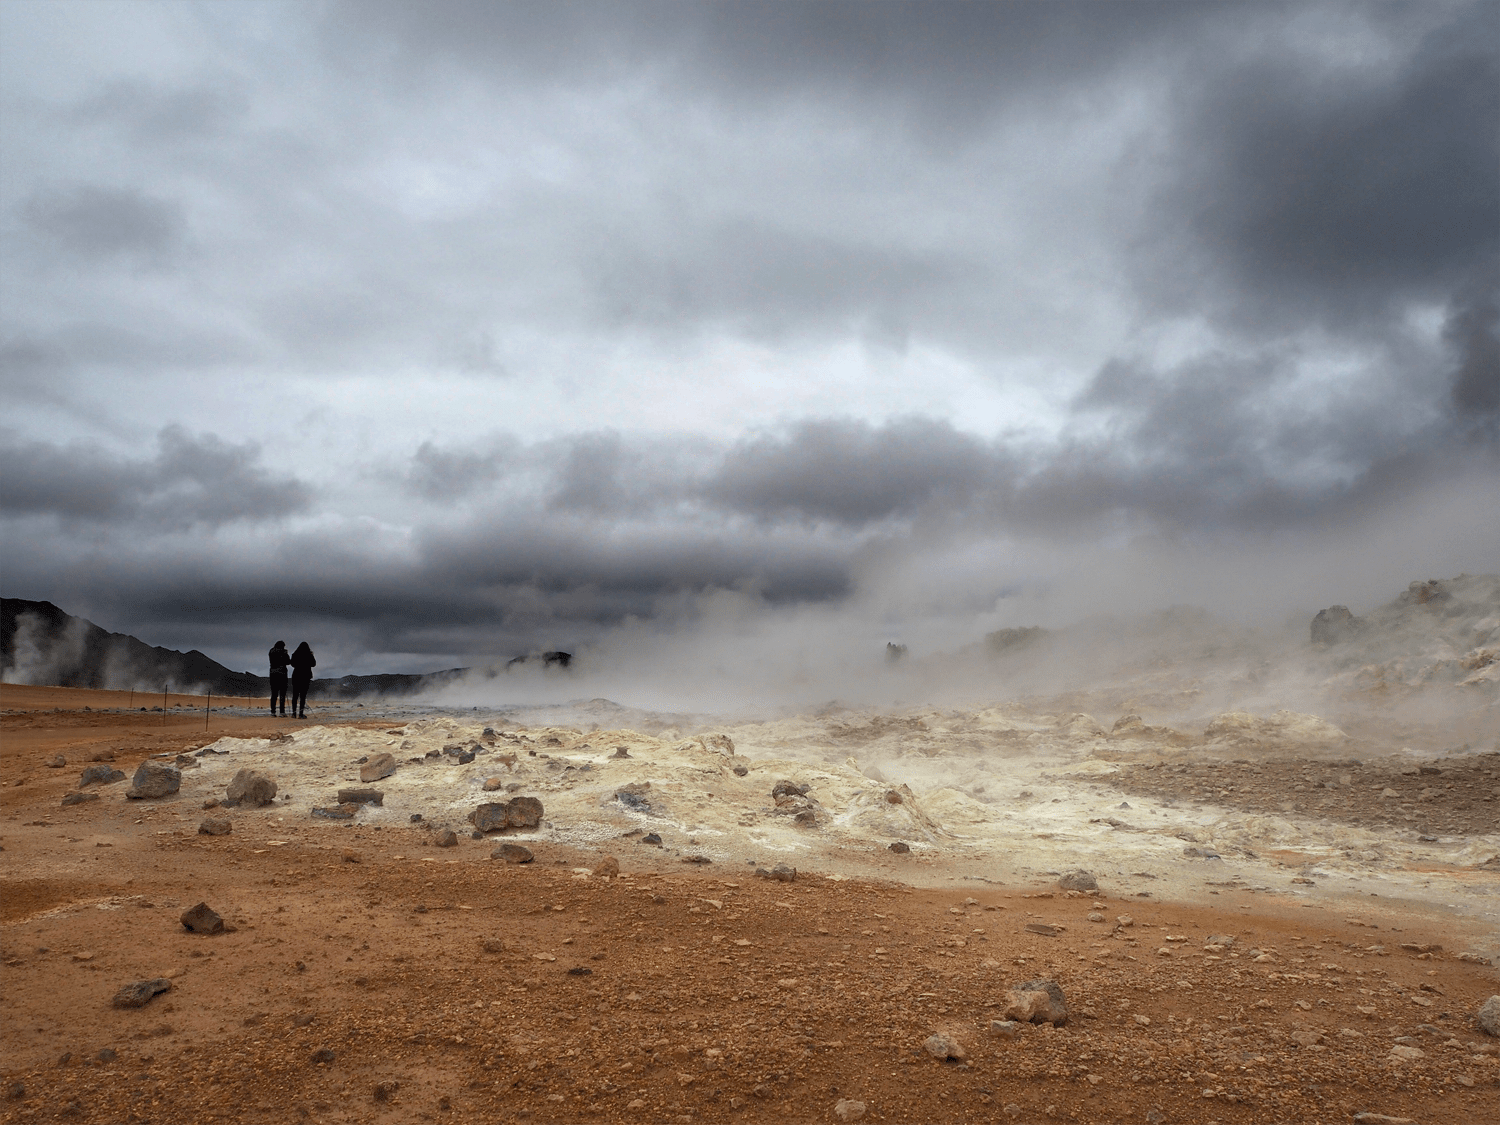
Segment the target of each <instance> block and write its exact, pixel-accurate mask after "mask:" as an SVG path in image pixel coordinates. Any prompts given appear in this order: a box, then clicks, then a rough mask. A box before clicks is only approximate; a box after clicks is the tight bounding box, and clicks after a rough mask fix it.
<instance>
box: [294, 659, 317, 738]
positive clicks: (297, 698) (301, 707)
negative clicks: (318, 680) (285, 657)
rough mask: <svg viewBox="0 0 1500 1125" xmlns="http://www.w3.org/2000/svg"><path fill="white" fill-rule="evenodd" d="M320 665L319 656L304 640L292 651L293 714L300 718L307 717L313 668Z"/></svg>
mask: <svg viewBox="0 0 1500 1125" xmlns="http://www.w3.org/2000/svg"><path fill="white" fill-rule="evenodd" d="M317 666H318V658H317V657H316V656H314V655H313V650H312V649H311V648H309V647H308V645H307V642H306V641H303V642H302V643H301V644H300V645H298V646H297V651H296V652H294V653H292V714H293V715H295V716H296V717H297V718H299V719H305V718H307V689H308V687H310V686H311V685H312V670H313V669H314V668H316V667H317Z"/></svg>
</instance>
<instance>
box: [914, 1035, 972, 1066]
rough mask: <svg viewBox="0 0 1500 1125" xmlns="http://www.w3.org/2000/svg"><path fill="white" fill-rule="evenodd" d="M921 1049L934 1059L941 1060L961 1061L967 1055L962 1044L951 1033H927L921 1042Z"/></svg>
mask: <svg viewBox="0 0 1500 1125" xmlns="http://www.w3.org/2000/svg"><path fill="white" fill-rule="evenodd" d="M922 1049H923V1050H924V1051H926V1052H927V1053H928V1054H929V1055H931V1056H932V1057H933V1058H935V1059H940V1060H941V1061H943V1062H963V1061H964V1059H966V1058H968V1057H969V1052H968V1051H965V1050H964V1047H963V1044H962V1043H960V1042H959V1041H958V1040H957V1039H955V1038H953V1036H951V1035H944V1034H942V1033H941V1032H937V1033H935V1034H932V1035H929V1036H928V1037H927V1038H926V1039H925V1040H923V1042H922Z"/></svg>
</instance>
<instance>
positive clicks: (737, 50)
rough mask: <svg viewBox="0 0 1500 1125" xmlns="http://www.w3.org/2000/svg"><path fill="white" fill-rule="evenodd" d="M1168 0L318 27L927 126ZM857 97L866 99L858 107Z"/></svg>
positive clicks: (553, 77) (377, 13) (1099, 63)
mask: <svg viewBox="0 0 1500 1125" xmlns="http://www.w3.org/2000/svg"><path fill="white" fill-rule="evenodd" d="M1200 7H1208V6H1207V5H1202V6H1199V5H1193V6H1186V5H1180V4H1172V3H1134V4H1128V5H1126V4H1095V3H1049V4H931V3H925V2H906V3H881V4H867V3H849V2H842V3H818V4H798V3H793V4H787V3H779V2H764V0H756V2H745V3H702V4H691V5H684V4H677V3H654V2H648V3H632V4H610V5H597V4H588V3H576V2H566V3H544V2H541V3H509V4H489V3H484V2H483V0H442V2H439V3H433V4H427V5H423V6H422V7H421V8H420V9H419V8H414V7H412V6H411V5H409V4H405V3H402V2H401V0H376V2H374V3H350V4H346V5H341V6H340V7H339V8H336V9H334V11H335V15H334V17H333V19H332V21H331V24H330V28H329V33H328V43H329V46H330V48H331V49H333V50H335V51H338V50H343V49H345V48H346V47H347V45H348V44H349V42H350V41H351V40H354V41H361V40H376V41H377V42H379V43H381V44H382V45H384V46H386V47H387V49H388V50H391V51H392V52H393V53H394V55H395V57H396V58H398V59H400V60H402V61H413V62H417V63H419V64H423V65H427V64H432V65H446V64H448V63H449V62H451V61H453V60H459V61H462V62H465V63H467V64H469V65H471V66H474V67H477V68H479V69H480V70H481V71H482V72H484V73H486V74H487V75H488V76H490V77H491V78H492V79H493V80H495V81H497V82H501V83H506V84H509V83H512V82H517V81H525V82H544V83H551V82H558V83H567V84H579V85H585V86H594V85H600V84H607V83H615V82H618V81H620V80H621V79H622V78H628V77H630V76H632V75H637V74H642V73H644V74H647V75H651V76H654V77H657V78H660V79H663V80H666V81H670V82H674V83H681V84H683V85H685V86H690V87H692V88H694V89H696V90H698V91H699V92H700V93H701V94H702V95H703V96H707V97H719V98H729V99H733V98H738V97H741V96H746V97H752V98H757V97H771V98H778V99H779V98H782V97H804V98H805V97H814V98H817V97H824V98H827V97H832V98H834V99H836V100H837V99H844V98H847V99H851V100H852V99H858V100H859V101H860V102H862V103H863V106H864V108H865V110H866V111H868V110H870V109H871V108H875V109H877V110H884V109H886V108H888V106H887V105H885V104H882V103H883V102H885V101H886V100H887V99H890V100H892V101H894V102H896V103H897V104H900V105H909V106H911V107H913V108H915V109H917V110H918V111H919V112H920V114H921V117H922V124H923V125H924V126H927V127H932V126H939V127H941V126H944V125H946V126H948V127H952V126H954V125H965V126H966V125H968V124H970V123H972V122H973V121H974V120H975V119H977V118H982V117H983V116H985V115H986V114H988V113H989V112H990V111H991V110H992V109H993V108H994V107H995V105H996V104H997V103H999V102H1001V101H1003V100H1004V99H1005V98H1006V97H1007V96H1009V95H1010V94H1012V93H1013V92H1014V91H1015V90H1017V89H1018V88H1024V87H1025V86H1026V85H1027V84H1030V83H1038V84H1044V85H1046V86H1056V85H1059V84H1062V83H1069V82H1078V81H1085V80H1087V79H1089V78H1091V77H1093V76H1097V75H1099V74H1101V73H1104V72H1107V71H1108V70H1109V69H1110V68H1111V67H1113V66H1115V65H1117V64H1119V63H1120V62H1121V61H1122V60H1123V59H1125V58H1127V57H1129V56H1130V55H1132V54H1133V53H1135V52H1136V51H1138V50H1139V49H1140V47H1141V44H1143V43H1150V42H1151V41H1152V40H1153V39H1154V38H1155V37H1156V36H1157V35H1159V34H1161V33H1164V32H1168V33H1171V34H1174V35H1181V34H1184V33H1186V32H1187V30H1188V29H1191V28H1193V27H1195V26H1197V25H1198V24H1199V23H1200V22H1202V20H1203V19H1204V18H1205V16H1206V13H1202V12H1200V11H1198V10H1196V9H1198V8H1200ZM870 99H874V101H875V105H874V106H873V107H872V106H871V104H870Z"/></svg>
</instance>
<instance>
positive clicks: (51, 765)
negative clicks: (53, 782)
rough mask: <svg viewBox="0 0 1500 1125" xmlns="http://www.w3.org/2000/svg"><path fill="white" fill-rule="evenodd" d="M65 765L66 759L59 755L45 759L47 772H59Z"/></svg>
mask: <svg viewBox="0 0 1500 1125" xmlns="http://www.w3.org/2000/svg"><path fill="white" fill-rule="evenodd" d="M67 764H68V759H67V758H66V757H64V756H63V755H61V754H54V755H53V756H52V757H50V758H48V759H47V768H48V769H49V770H60V769H62V768H63V767H64V766H65V765H67Z"/></svg>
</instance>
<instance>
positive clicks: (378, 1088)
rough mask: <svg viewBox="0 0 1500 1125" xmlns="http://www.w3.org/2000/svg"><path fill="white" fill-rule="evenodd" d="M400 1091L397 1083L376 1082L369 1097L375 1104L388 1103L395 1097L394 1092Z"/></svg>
mask: <svg viewBox="0 0 1500 1125" xmlns="http://www.w3.org/2000/svg"><path fill="white" fill-rule="evenodd" d="M399 1089H401V1083H399V1082H377V1083H375V1085H374V1087H373V1088H372V1089H371V1090H370V1096H371V1097H372V1098H374V1099H375V1100H376V1101H377V1102H388V1101H390V1100H391V1099H392V1098H393V1097H395V1096H396V1091H397V1090H399Z"/></svg>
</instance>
